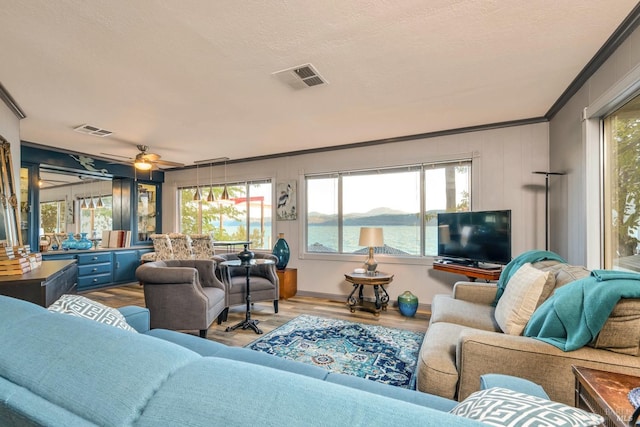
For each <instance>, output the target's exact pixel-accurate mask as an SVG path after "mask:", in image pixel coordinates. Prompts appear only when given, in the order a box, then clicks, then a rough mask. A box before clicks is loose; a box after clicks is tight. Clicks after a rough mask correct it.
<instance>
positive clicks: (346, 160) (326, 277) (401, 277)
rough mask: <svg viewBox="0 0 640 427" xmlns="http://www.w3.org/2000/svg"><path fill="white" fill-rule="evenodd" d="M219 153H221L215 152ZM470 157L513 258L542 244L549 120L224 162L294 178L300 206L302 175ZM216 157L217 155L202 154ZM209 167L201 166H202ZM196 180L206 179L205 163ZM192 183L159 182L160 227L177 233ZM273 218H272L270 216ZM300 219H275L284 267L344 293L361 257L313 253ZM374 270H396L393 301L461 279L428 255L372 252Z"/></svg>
mask: <svg viewBox="0 0 640 427" xmlns="http://www.w3.org/2000/svg"><path fill="white" fill-rule="evenodd" d="M218 154H219V155H221V156H223V155H224V152H222V151H221V152H220V153H218ZM467 154H468V155H473V156H474V161H473V178H472V186H473V187H472V203H473V209H474V210H487V209H511V210H512V221H513V222H512V228H513V237H512V246H513V255H514V256H515V255H517V254H518V253H520V252H523V251H525V250H529V249H534V248H544V177H543V176H540V175H533V174H532V171H535V170H546V169H547V168H548V124H547V123H538V124H531V125H524V126H514V127H509V128H502V129H493V130H484V131H478V132H471V133H462V134H457V135H451V136H444V137H436V138H429V139H422V140H415V141H405V142H397V143H390V144H382V145H376V146H370V147H362V148H353V149H346V150H336V151H328V152H321V153H315V154H305V155H300V156H292V157H286V158H277V159H268V160H260V161H253V162H246V163H239V164H230V165H228V166H227V180H228V181H236V180H243V179H260V178H272V179H273V180H274V182H278V181H284V180H290V179H298V180H299V187H298V206H299V212H303V210H302V206H303V203H304V199H305V194H304V186H303V185H302V184H303V178H302V177H303V176H304V175H305V174H307V173H321V172H330V171H342V170H352V169H363V168H375V167H385V166H395V165H406V164H416V163H420V162H429V161H437V160H445V159H449V158H460V157H461V156H464V155H467ZM207 157H215V156H207ZM205 169H206V170H205ZM205 169H203V170H205V172H203V170H201V171H200V172H201V173H200V178H202V179H205V178H206V179H205V180H208V177H209V175H208V173H209V171H208V168H205ZM222 174H223V169H222V167H216V168H214V180H213V181H214V183H220V182H221V175H222ZM195 184H196V172H195V169H191V170H185V171H175V172H167V173H166V174H165V183H164V185H163V206H162V209H163V224H162V227H163V231H165V232H169V231H174V230H177V217H176V210H177V209H176V208H177V201H176V189H177V187H180V186H184V185H195ZM274 217H275V215H274ZM303 227H304V224H303V221H302V219H301V216H299V217H298V220H297V221H278V222H276V224H275V226H274V233H275V234H274V236H273V237H274V241H275V237H276V236H277V233H285V238H286V240H287V241H288V242H289V245H290V247H291V252H292V256H291V259H290V261H289V265H288V266H289V267H293V268H297V269H298V293H299V294H306V295H325V296H336V297H337V298H339V299H341V300H342V299H344V298H346V295H348V294H349V292H350V291H351V285H350V284H348V283H347V282H345V281H344V273H345V272H349V271H352V270H353V269H354V268H356V267H359V266H360V265H361V264H362V263H363V262H364V258H363V257H357V256H349V255H344V256H340V257H336V256H319V255H315V256H311V255H309V254H307V255H305V254H303V253H301V248H303V247H304V238H303V234H302V233H303ZM376 259H377V260H378V263H379V268H380V269H381V270H383V271H386V272H389V273H392V274H394V275H395V278H394V281H393V283H392V284H391V285H389V287H388V291H389V294H390V297H391V301H395V300H396V299H397V296H398V295H399V294H401V293H402V292H404V291H405V290H410V291H411V292H413V293H414V294H415V295H417V296H418V298H419V299H420V303H421V304H430V303H431V299H432V297H433V295H435V294H437V293H448V292H450V290H451V287H452V285H453V284H454V283H455V282H456V281H457V280H461V279H463V277H462V276H458V275H453V274H449V273H442V272H436V271H434V270H432V269H431V265H432V261H433V260H432V258H426V259H419V260H412V261H411V262H403V261H402V260H399V259H393V258H390V257H385V256H378V255H376Z"/></svg>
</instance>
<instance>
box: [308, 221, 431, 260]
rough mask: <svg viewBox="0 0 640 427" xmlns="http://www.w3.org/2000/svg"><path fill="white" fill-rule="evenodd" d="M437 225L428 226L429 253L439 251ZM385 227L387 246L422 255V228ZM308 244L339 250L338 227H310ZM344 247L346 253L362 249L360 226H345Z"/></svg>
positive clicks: (426, 243) (427, 249)
mask: <svg viewBox="0 0 640 427" xmlns="http://www.w3.org/2000/svg"><path fill="white" fill-rule="evenodd" d="M437 228H438V227H435V226H427V227H426V242H425V249H426V253H427V254H429V255H435V254H436V253H437V245H438V235H437ZM383 229H384V243H385V245H387V246H390V247H392V248H395V249H398V250H401V251H403V252H406V253H407V254H409V255H414V256H418V255H420V228H418V227H414V226H407V225H386V226H384V227H383ZM308 230H309V231H308V233H309V234H308V236H307V237H308V239H307V241H308V244H309V245H313V244H314V243H319V244H321V245H323V246H325V247H327V248H332V249H335V250H336V251H337V250H338V228H337V227H333V226H323V225H321V226H313V225H310V226H309V228H308ZM343 234H344V240H343V245H344V247H343V249H342V251H343V252H345V253H349V252H355V251H357V250H359V249H362V246H360V245H359V244H358V240H359V239H360V226H359V225H358V226H344V228H343Z"/></svg>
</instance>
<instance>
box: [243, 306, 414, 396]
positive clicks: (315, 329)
mask: <svg viewBox="0 0 640 427" xmlns="http://www.w3.org/2000/svg"><path fill="white" fill-rule="evenodd" d="M423 337H424V334H423V333H417V332H411V331H404V330H401V329H393V328H386V327H383V326H374V325H365V324H362V323H354V322H348V321H345V320H336V319H325V318H322V317H316V316H309V315H306V314H303V315H300V316H298V317H296V318H295V319H292V320H290V321H289V322H287V323H285V324H284V325H282V326H280V327H279V328H277V329H275V330H273V331H271V332H270V333H268V334H266V335H264V336H263V337H261V338H259V339H257V340H256V341H254V342H252V343H251V344H249V345H247V346H246V347H247V348H250V349H252V350H257V351H263V352H265V353H269V354H274V355H276V356H279V357H283V358H285V359H290V360H296V361H298V362H303V363H308V364H311V365H316V366H320V367H323V368H325V369H327V370H329V371H331V372H339V373H343V374H349V375H355V376H358V377H362V378H366V379H369V380H373V381H378V382H382V383H386V384H392V385H395V386H398V387H404V388H409V389H413V388H415V376H414V372H415V368H416V361H417V359H418V352H419V351H420V344H421V343H422V338H423Z"/></svg>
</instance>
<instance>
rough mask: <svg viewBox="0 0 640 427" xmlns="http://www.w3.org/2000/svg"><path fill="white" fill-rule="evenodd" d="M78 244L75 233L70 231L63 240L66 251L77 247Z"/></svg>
mask: <svg viewBox="0 0 640 427" xmlns="http://www.w3.org/2000/svg"><path fill="white" fill-rule="evenodd" d="M76 244H77V241H76V239H75V238H74V237H73V233H69V235H68V236H67V238H66V239H65V240H63V241H62V249H64V250H65V251H66V250H71V249H76Z"/></svg>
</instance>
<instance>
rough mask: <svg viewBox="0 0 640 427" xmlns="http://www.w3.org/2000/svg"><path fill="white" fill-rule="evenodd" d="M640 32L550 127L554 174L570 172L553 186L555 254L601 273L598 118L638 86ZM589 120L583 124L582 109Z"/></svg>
mask: <svg viewBox="0 0 640 427" xmlns="http://www.w3.org/2000/svg"><path fill="white" fill-rule="evenodd" d="M638 67H640V29H636V30H635V31H634V33H633V34H632V35H631V36H630V37H629V38H628V39H627V40H625V41H624V43H622V45H621V46H620V47H619V48H618V49H617V50H616V51H615V52H614V54H613V55H611V57H610V58H609V59H608V60H607V61H606V62H605V63H604V64H603V65H602V66H601V67H600V68H599V69H598V71H597V72H596V73H594V75H593V76H592V77H591V78H590V79H589V80H588V81H587V82H586V83H585V84H584V85H583V87H582V88H581V89H580V90H579V91H578V92H577V93H576V94H575V95H574V96H573V97H572V98H571V100H570V101H569V102H568V103H567V104H566V105H565V106H564V107H563V108H562V109H561V110H560V111H559V112H558V114H556V116H555V117H554V118H553V119H552V120H551V122H550V126H549V129H550V130H549V134H550V135H549V141H550V142H549V145H550V155H549V164H550V168H551V170H552V171H567V172H568V175H567V176H565V177H561V178H556V179H555V182H554V184H553V186H552V190H551V196H550V205H551V207H552V208H551V221H550V222H551V230H552V233H551V236H552V238H551V249H552V250H554V251H556V252H558V253H560V254H562V255H563V256H564V257H565V258H566V259H567V260H568V261H569V262H570V263H572V264H579V265H586V266H587V267H588V268H591V269H594V268H602V256H601V255H602V254H601V244H600V229H601V226H600V221H601V197H602V194H601V187H600V183H601V179H600V163H601V161H600V134H599V117H600V116H601V115H602V114H603V111H607V110H608V111H611V108H614V105H616V103H619V102H621V101H622V100H623V99H625V98H626V97H627V96H628V93H627V92H626V91H627V90H628V89H629V88H630V87H632V86H637V85H638V79H635V80H634V79H629V76H630V75H637V74H639V73H638ZM585 108H586V109H587V117H588V120H586V121H585V120H583V119H582V115H583V111H584V109H585Z"/></svg>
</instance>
